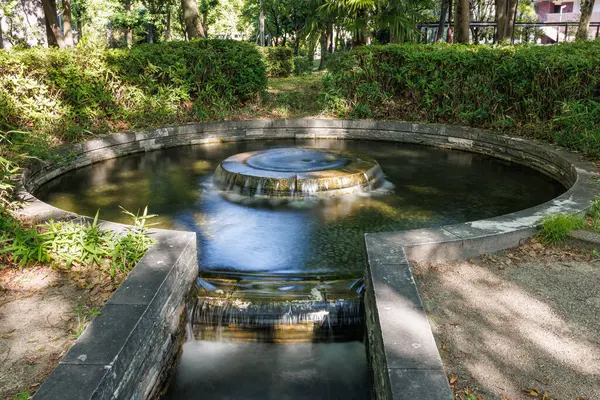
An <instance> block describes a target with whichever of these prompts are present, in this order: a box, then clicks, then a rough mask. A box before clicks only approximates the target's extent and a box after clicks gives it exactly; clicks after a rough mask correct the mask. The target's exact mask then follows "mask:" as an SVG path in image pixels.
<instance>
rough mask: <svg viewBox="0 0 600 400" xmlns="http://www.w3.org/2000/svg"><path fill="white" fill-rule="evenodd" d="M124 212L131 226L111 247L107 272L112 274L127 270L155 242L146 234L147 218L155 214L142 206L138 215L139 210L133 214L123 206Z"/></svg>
mask: <svg viewBox="0 0 600 400" xmlns="http://www.w3.org/2000/svg"><path fill="white" fill-rule="evenodd" d="M121 210H122V212H123V213H124V214H126V215H128V216H129V217H131V219H132V222H133V227H132V228H130V229H128V231H127V233H126V234H125V235H122V236H119V237H118V238H117V239H116V240H115V242H114V244H113V246H112V249H111V256H112V262H111V264H110V269H109V273H110V274H111V276H114V275H115V274H116V273H117V272H119V271H120V272H127V271H129V270H130V269H131V268H133V267H134V266H135V264H137V262H138V261H139V260H140V259H141V258H142V257H143V255H144V254H145V253H146V251H147V250H148V249H149V248H150V247H151V246H152V245H153V244H154V243H155V242H154V240H153V239H151V238H150V237H149V236H148V229H147V227H148V226H151V225H148V224H147V223H146V222H147V220H149V219H151V218H154V217H156V215H155V214H148V207H146V208H144V211H143V213H142V214H141V215H140V213H139V210H138V212H137V213H136V214H133V213H131V212H129V211H127V210H125V209H124V208H123V207H121Z"/></svg>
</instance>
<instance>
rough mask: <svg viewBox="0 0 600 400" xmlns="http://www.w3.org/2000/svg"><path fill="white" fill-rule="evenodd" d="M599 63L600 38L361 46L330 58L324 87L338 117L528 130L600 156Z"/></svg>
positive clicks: (529, 132) (330, 105)
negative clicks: (509, 43) (505, 43)
mask: <svg viewBox="0 0 600 400" xmlns="http://www.w3.org/2000/svg"><path fill="white" fill-rule="evenodd" d="M599 66H600V42H598V41H592V42H577V43H567V44H560V45H557V46H506V47H502V46H494V47H491V46H474V45H446V44H439V45H416V44H405V45H385V46H363V47H361V48H358V49H355V50H352V51H350V52H346V53H342V54H341V55H340V56H339V57H333V58H332V59H331V60H330V63H329V65H328V69H329V72H328V73H327V74H326V75H325V78H324V88H325V93H326V98H327V102H328V108H329V109H330V110H332V111H334V112H336V113H337V114H338V115H340V116H348V115H351V116H353V115H361V116H362V115H365V111H366V110H369V112H370V113H371V114H372V117H374V118H386V119H387V118H390V119H404V120H418V121H425V122H442V123H453V124H460V125H471V126H478V127H483V128H492V129H504V130H511V131H512V132H517V133H519V132H525V133H528V134H532V135H537V136H539V137H544V138H546V139H550V140H552V141H555V142H557V143H559V144H561V145H564V146H567V147H570V148H572V149H575V150H579V151H583V152H585V153H587V154H591V155H600V67H599ZM356 108H358V109H359V110H358V111H355V109H356Z"/></svg>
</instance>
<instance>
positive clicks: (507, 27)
mask: <svg viewBox="0 0 600 400" xmlns="http://www.w3.org/2000/svg"><path fill="white" fill-rule="evenodd" d="M516 13H517V0H496V23H497V28H496V41H497V42H498V43H506V42H508V41H509V40H510V39H511V37H512V35H513V32H514V30H515V16H516Z"/></svg>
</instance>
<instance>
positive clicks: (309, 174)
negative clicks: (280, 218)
mask: <svg viewBox="0 0 600 400" xmlns="http://www.w3.org/2000/svg"><path fill="white" fill-rule="evenodd" d="M214 181H215V183H216V184H217V185H218V186H219V187H220V188H221V189H223V190H230V191H235V192H238V193H240V194H243V195H248V196H261V195H264V196H274V197H296V196H317V195H338V194H345V193H353V192H362V191H367V190H370V189H373V188H377V187H378V186H379V185H381V183H382V182H383V181H384V175H383V171H382V170H381V167H380V166H379V164H378V163H377V161H375V160H374V159H373V158H371V157H368V156H363V155H357V154H353V153H349V152H343V151H342V152H335V151H326V150H316V149H307V148H298V147H292V148H279V149H271V150H263V151H254V152H248V153H241V154H236V155H234V156H231V157H229V158H227V159H226V160H224V161H223V162H222V163H221V164H219V166H218V167H217V169H216V171H215V175H214Z"/></svg>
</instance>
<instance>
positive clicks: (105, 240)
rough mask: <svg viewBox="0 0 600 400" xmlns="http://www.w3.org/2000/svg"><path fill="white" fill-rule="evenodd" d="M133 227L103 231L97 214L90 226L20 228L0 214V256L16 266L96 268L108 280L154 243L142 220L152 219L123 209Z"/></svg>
mask: <svg viewBox="0 0 600 400" xmlns="http://www.w3.org/2000/svg"><path fill="white" fill-rule="evenodd" d="M123 212H124V213H126V214H127V215H128V216H130V217H131V218H132V222H133V224H134V226H133V227H132V228H130V229H129V230H128V231H127V232H126V233H124V234H117V233H114V232H112V231H107V230H103V229H101V228H100V226H99V225H98V214H96V218H94V220H93V222H91V223H87V222H84V223H81V224H78V223H74V222H71V221H68V222H54V221H50V222H47V223H44V224H42V225H39V226H36V227H24V226H23V225H22V224H21V223H19V221H17V220H16V219H14V218H12V217H11V216H10V215H9V214H8V213H3V214H0V256H4V257H6V258H8V260H9V261H10V262H11V263H13V264H16V265H19V266H20V267H26V266H31V265H35V264H37V263H50V264H59V265H61V266H64V267H66V268H70V267H71V265H72V264H73V263H77V264H80V265H91V266H97V267H99V268H100V269H101V270H102V271H104V272H106V273H108V274H109V275H110V276H111V277H113V278H114V277H115V276H117V275H119V276H124V275H126V274H127V272H129V271H130V270H131V269H132V268H133V267H134V266H135V264H137V262H138V261H139V260H140V259H141V258H142V256H143V255H144V253H145V252H146V251H147V250H148V249H149V248H150V247H151V246H152V245H153V244H154V240H153V239H151V238H150V237H149V236H148V231H147V228H146V225H145V221H146V220H147V219H149V218H152V217H154V216H153V215H148V212H147V209H146V210H144V213H143V214H142V215H139V214H132V213H130V212H128V211H125V210H123Z"/></svg>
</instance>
